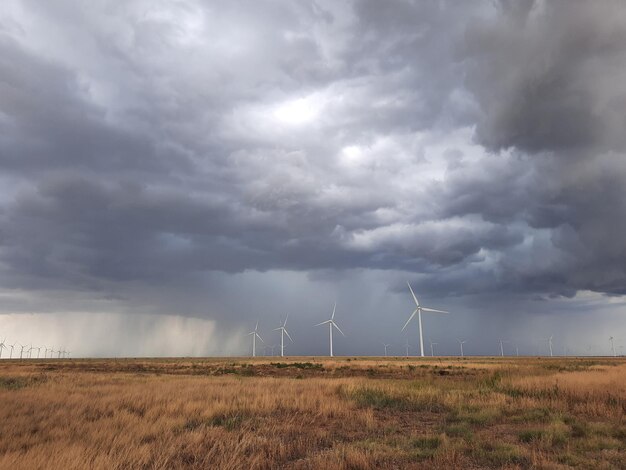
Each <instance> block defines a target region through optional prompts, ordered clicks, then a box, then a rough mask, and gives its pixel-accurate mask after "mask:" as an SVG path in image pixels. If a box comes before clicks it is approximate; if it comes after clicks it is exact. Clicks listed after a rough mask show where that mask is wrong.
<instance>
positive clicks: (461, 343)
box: [457, 339, 467, 357]
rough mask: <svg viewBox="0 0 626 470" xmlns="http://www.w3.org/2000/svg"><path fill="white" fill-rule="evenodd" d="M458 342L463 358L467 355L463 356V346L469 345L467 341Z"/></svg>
mask: <svg viewBox="0 0 626 470" xmlns="http://www.w3.org/2000/svg"><path fill="white" fill-rule="evenodd" d="M457 341H458V342H459V345H460V346H461V357H465V355H464V354H463V345H464V344H465V343H467V340H465V341H461V340H460V339H457Z"/></svg>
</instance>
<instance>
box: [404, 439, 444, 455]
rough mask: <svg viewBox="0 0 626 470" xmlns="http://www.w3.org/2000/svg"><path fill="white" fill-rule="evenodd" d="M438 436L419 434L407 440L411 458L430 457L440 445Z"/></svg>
mask: <svg viewBox="0 0 626 470" xmlns="http://www.w3.org/2000/svg"><path fill="white" fill-rule="evenodd" d="M441 442H442V440H441V438H440V437H439V436H421V437H417V438H414V439H411V440H410V442H409V446H410V451H409V455H410V456H411V459H413V460H422V459H427V458H431V457H432V456H433V455H435V452H436V451H437V449H438V448H439V446H440V445H441Z"/></svg>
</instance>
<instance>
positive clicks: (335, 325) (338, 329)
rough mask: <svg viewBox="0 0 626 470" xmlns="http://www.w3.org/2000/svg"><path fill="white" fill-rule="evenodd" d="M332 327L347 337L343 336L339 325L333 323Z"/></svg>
mask: <svg viewBox="0 0 626 470" xmlns="http://www.w3.org/2000/svg"><path fill="white" fill-rule="evenodd" d="M332 325H333V326H334V327H335V328H337V331H339V333H341V334H342V335H343V336H346V335H344V334H343V331H341V328H339V327H338V326H337V323H335V322H333V323H332Z"/></svg>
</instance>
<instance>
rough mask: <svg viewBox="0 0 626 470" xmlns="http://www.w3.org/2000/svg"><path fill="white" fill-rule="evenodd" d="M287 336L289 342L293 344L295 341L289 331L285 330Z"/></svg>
mask: <svg viewBox="0 0 626 470" xmlns="http://www.w3.org/2000/svg"><path fill="white" fill-rule="evenodd" d="M285 334H286V335H287V338H289V340H290V341H291V342H292V343H293V340H292V339H291V336H289V333H288V332H287V330H285Z"/></svg>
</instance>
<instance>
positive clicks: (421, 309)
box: [402, 281, 449, 357]
mask: <svg viewBox="0 0 626 470" xmlns="http://www.w3.org/2000/svg"><path fill="white" fill-rule="evenodd" d="M406 284H407V286H409V290H410V291H411V296H412V297H413V300H414V301H415V306H416V309H415V310H414V311H413V313H412V314H411V316H410V317H409V319H408V320H407V321H406V323H405V324H404V326H403V327H402V331H404V329H405V328H406V326H407V325H408V324H409V322H410V321H411V320H412V319H413V317H414V316H415V314H416V313H417V320H418V323H419V330H420V354H421V356H422V357H424V336H423V334H422V312H436V313H449V312H446V311H445V310H435V309H434V308H427V307H422V306H421V305H420V303H419V302H418V300H417V297H416V296H415V293H414V292H413V289H412V288H411V284H409V283H408V281H407V283H406Z"/></svg>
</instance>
